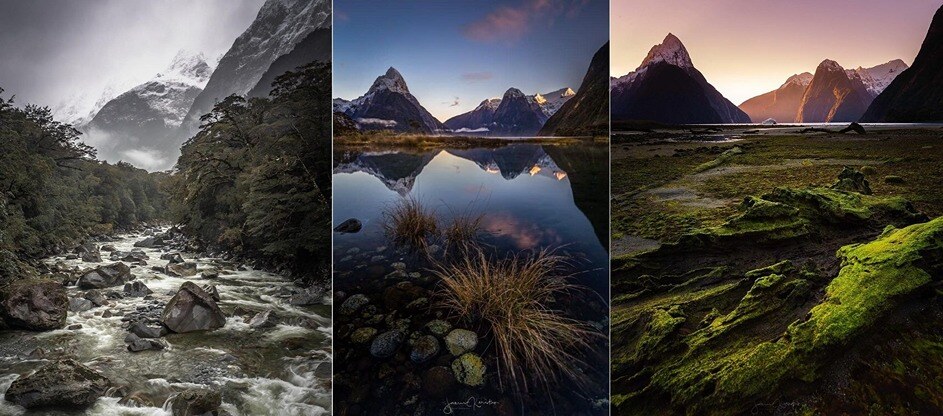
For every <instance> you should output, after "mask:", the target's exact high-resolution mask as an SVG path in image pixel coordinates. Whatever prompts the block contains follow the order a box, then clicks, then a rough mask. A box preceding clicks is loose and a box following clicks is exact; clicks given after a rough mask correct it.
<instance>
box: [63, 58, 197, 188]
mask: <svg viewBox="0 0 943 416" xmlns="http://www.w3.org/2000/svg"><path fill="white" fill-rule="evenodd" d="M212 73H213V68H212V67H210V65H209V64H208V63H207V62H206V58H205V57H204V56H203V55H202V54H193V53H189V52H186V51H181V52H179V53H178V54H177V56H175V57H174V59H173V61H172V62H171V64H170V65H169V66H168V67H167V69H166V70H164V71H161V72H160V73H158V74H157V75H156V76H155V77H154V78H153V79H151V80H150V81H147V82H145V83H143V84H140V85H137V86H135V87H134V88H131V89H130V90H129V91H127V92H125V93H123V94H121V95H118V96H117V97H115V98H113V99H111V100H109V101H108V102H107V103H106V104H105V105H103V106H102V108H101V110H99V111H98V112H97V114H95V116H94V118H92V119H91V121H90V122H89V123H88V124H87V125H85V126H83V127H82V128H81V130H83V131H84V132H85V136H84V137H83V139H84V140H85V142H86V143H87V144H89V145H91V146H94V147H95V148H96V149H97V150H98V156H99V157H100V158H102V159H104V160H108V161H111V162H116V161H118V160H126V161H127V160H131V161H133V162H135V164H136V165H138V166H139V167H143V168H145V169H156V170H162V169H167V168H169V167H170V166H171V165H172V163H173V160H174V159H175V155H176V152H177V151H178V149H177V146H178V143H177V142H176V141H175V140H173V138H172V135H173V132H174V131H175V129H176V128H177V127H179V126H180V124H181V123H182V122H183V120H184V117H186V115H187V111H188V110H189V109H190V107H191V105H192V104H193V101H194V99H196V97H197V95H198V94H199V93H200V91H202V89H203V86H204V85H206V83H207V81H208V80H209V78H210V75H211V74H212ZM141 152H146V153H147V154H148V155H149V157H148V158H147V159H146V160H145V159H143V158H141V157H140V155H141ZM135 155H137V156H135ZM134 157H137V160H134Z"/></svg>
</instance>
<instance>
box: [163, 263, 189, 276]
mask: <svg viewBox="0 0 943 416" xmlns="http://www.w3.org/2000/svg"><path fill="white" fill-rule="evenodd" d="M167 274H169V275H171V276H176V277H190V276H196V263H193V262H185V263H168V264H167Z"/></svg>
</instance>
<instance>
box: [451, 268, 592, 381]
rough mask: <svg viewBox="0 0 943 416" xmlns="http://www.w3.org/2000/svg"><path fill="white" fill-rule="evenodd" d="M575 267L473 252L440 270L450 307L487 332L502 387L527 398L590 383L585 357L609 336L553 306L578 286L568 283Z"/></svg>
mask: <svg viewBox="0 0 943 416" xmlns="http://www.w3.org/2000/svg"><path fill="white" fill-rule="evenodd" d="M567 269H569V265H568V264H567V261H566V259H565V258H564V257H562V256H559V255H556V254H554V253H553V252H551V251H548V250H544V251H539V252H532V253H521V254H517V255H515V256H513V257H510V258H507V259H503V260H501V259H495V258H492V257H490V256H489V255H487V254H485V253H484V251H482V250H468V251H466V252H465V254H464V256H462V257H461V258H459V259H456V260H453V261H452V262H450V263H448V264H440V265H438V266H437V267H435V268H434V269H433V272H434V273H435V275H437V277H439V278H440V279H441V280H442V288H441V289H440V291H439V296H440V299H441V302H442V305H443V306H444V307H446V308H448V309H450V310H451V311H453V312H455V313H456V314H458V315H459V316H461V317H462V318H463V319H465V320H467V321H469V322H472V323H478V324H482V325H484V326H485V327H486V328H487V330H488V332H489V334H490V335H491V337H492V338H493V339H494V342H495V346H496V349H497V355H498V365H499V376H500V378H501V386H502V388H506V387H510V388H511V390H512V393H514V394H516V395H518V396H519V397H523V396H524V395H526V394H528V392H529V391H531V390H532V389H533V388H534V387H537V386H540V387H542V388H543V389H544V390H548V391H549V390H550V388H551V386H554V385H557V383H559V382H560V381H561V380H562V379H563V378H566V379H569V380H571V381H573V382H577V383H581V382H583V381H584V379H583V377H582V375H581V374H580V373H579V372H578V371H579V370H578V368H580V367H581V366H582V364H583V361H582V359H581V357H580V352H581V351H588V350H589V348H590V345H589V340H591V339H592V338H593V337H597V336H600V335H601V334H599V333H598V332H595V331H594V330H593V329H592V327H590V326H588V325H587V324H586V323H584V322H581V321H577V320H574V319H571V318H567V317H566V316H564V315H563V314H562V312H560V311H557V310H554V309H553V308H552V306H551V302H552V301H553V299H555V298H556V297H557V296H559V295H562V294H564V293H566V292H572V291H575V290H577V289H578V287H577V286H575V285H573V284H571V283H568V280H569V278H570V277H571V275H569V274H567V271H566V270H567Z"/></svg>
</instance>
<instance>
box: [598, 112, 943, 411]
mask: <svg viewBox="0 0 943 416" xmlns="http://www.w3.org/2000/svg"><path fill="white" fill-rule="evenodd" d="M865 128H866V129H867V130H868V132H867V134H864V135H858V134H839V133H837V130H838V129H834V130H836V132H821V131H818V132H806V133H802V132H801V130H802V128H801V127H794V126H777V127H775V128H769V129H765V128H760V129H756V128H754V127H750V128H745V127H726V128H712V129H701V128H698V129H695V130H690V129H689V130H657V131H647V132H635V133H626V134H615V135H614V137H613V143H612V216H613V219H612V232H613V246H612V250H613V257H614V260H613V263H612V270H613V272H612V307H613V312H612V338H611V342H612V380H613V381H612V394H613V413H614V414H620V415H622V414H678V413H688V414H863V413H878V414H901V413H935V412H939V411H940V409H941V408H943V389H941V388H940V387H939V384H938V383H936V382H935V381H934V380H936V378H937V377H938V375H939V374H940V373H941V371H943V355H941V354H940V352H941V351H943V332H941V331H940V330H939V328H940V327H941V326H940V323H941V322H943V307H941V305H943V303H941V302H940V300H941V299H940V285H941V278H943V264H941V262H940V258H943V257H941V256H943V220H941V219H939V218H940V216H941V215H943V192H941V191H940V188H939V179H938V178H940V176H941V174H943V130H941V129H940V128H939V127H938V126H908V127H907V128H892V127H888V126H865Z"/></svg>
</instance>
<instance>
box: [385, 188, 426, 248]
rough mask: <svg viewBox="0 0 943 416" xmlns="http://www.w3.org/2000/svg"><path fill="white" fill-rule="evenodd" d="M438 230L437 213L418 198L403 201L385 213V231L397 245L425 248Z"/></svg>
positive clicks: (408, 198) (390, 207)
mask: <svg viewBox="0 0 943 416" xmlns="http://www.w3.org/2000/svg"><path fill="white" fill-rule="evenodd" d="M438 229H439V226H438V223H437V222H436V216H435V212H433V211H432V210H430V209H428V208H426V207H425V206H424V205H423V204H422V202H420V201H419V200H418V199H416V198H412V197H407V198H404V199H401V200H399V201H398V202H396V203H395V204H393V205H391V206H389V207H388V208H387V209H386V210H385V211H384V212H383V230H384V232H385V233H386V236H387V238H389V239H390V240H391V241H392V242H393V243H394V244H397V245H402V246H408V247H412V248H417V249H418V248H425V247H426V246H427V245H428V244H429V239H430V238H432V237H433V236H435V235H436V234H437V233H438Z"/></svg>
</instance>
